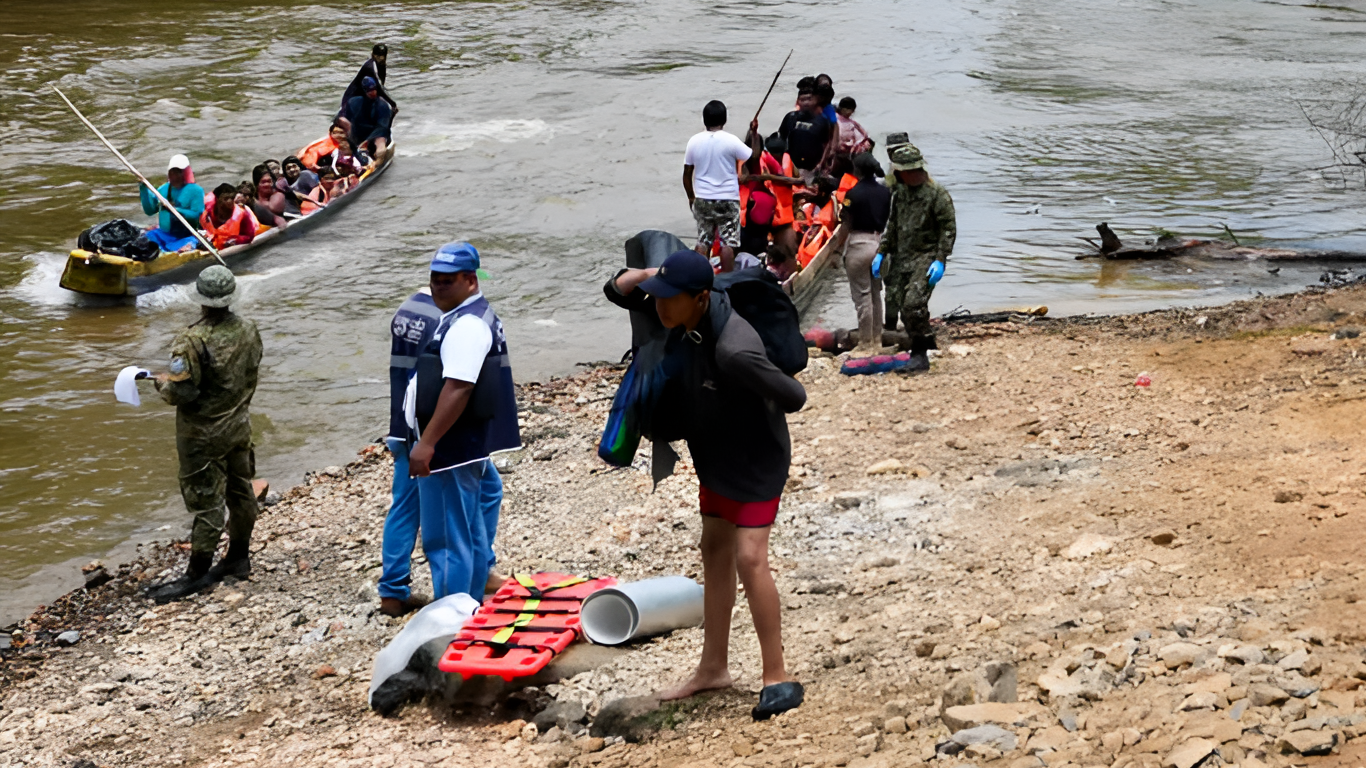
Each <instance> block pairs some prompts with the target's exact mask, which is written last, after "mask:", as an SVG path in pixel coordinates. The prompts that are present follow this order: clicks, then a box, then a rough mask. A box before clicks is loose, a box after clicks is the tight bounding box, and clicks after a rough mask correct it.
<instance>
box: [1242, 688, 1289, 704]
mask: <svg viewBox="0 0 1366 768" xmlns="http://www.w3.org/2000/svg"><path fill="white" fill-rule="evenodd" d="M1289 698H1290V694H1288V693H1286V692H1285V691H1283V690H1281V689H1280V688H1277V687H1276V686H1274V685H1267V684H1265V683H1257V684H1256V685H1250V686H1248V689H1247V700H1248V702H1250V703H1251V704H1252V706H1254V707H1270V706H1274V705H1277V704H1282V703H1284V702H1285V701H1286V700H1288V699H1289Z"/></svg>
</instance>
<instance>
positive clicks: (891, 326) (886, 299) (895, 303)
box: [882, 133, 911, 331]
mask: <svg viewBox="0 0 1366 768" xmlns="http://www.w3.org/2000/svg"><path fill="white" fill-rule="evenodd" d="M909 146H911V137H910V134H906V133H889V134H887V159H888V160H890V159H891V158H892V153H893V152H895V151H897V150H898V149H901V148H902V147H909ZM902 186H903V185H902V184H901V182H899V181H897V180H896V174H892V175H890V176H888V177H887V189H888V190H890V191H891V193H892V198H893V199H894V200H895V198H896V192H897V190H898V189H901V188H902ZM882 290H883V294H882V302H883V306H884V307H885V309H884V311H883V313H882V327H884V328H886V329H887V330H889V331H895V330H896V319H897V317H898V316H899V315H900V314H901V300H902V299H904V298H905V297H906V281H905V280H904V279H902V277H901V276H900V275H895V276H894V275H893V274H891V273H890V271H889V270H888V269H887V268H886V267H884V268H883V270H882Z"/></svg>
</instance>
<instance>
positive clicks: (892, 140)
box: [887, 132, 911, 159]
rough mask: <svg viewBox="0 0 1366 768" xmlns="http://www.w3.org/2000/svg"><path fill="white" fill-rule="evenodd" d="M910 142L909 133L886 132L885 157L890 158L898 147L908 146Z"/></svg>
mask: <svg viewBox="0 0 1366 768" xmlns="http://www.w3.org/2000/svg"><path fill="white" fill-rule="evenodd" d="M910 143H911V135H910V134H909V133H904V132H903V133H889V134H887V157H888V158H889V159H890V158H891V156H892V153H893V152H895V151H897V150H898V149H900V148H902V147H905V146H908V145H909V144H910Z"/></svg>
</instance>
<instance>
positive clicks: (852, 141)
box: [833, 96, 873, 177]
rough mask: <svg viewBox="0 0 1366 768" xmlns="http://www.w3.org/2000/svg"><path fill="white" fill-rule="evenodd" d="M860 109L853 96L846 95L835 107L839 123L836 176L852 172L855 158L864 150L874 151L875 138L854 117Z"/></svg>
mask: <svg viewBox="0 0 1366 768" xmlns="http://www.w3.org/2000/svg"><path fill="white" fill-rule="evenodd" d="M856 109H858V103H857V102H855V101H854V98H853V97H852V96H845V97H844V98H842V99H840V105H839V106H838V107H837V108H836V109H835V113H836V115H837V116H838V123H839V145H838V146H837V147H836V148H835V166H834V173H833V175H834V176H836V177H839V176H843V175H844V174H846V173H851V172H852V171H853V170H854V158H855V157H857V156H858V155H861V154H863V153H864V152H872V151H873V140H872V139H870V138H869V137H868V132H867V131H865V130H864V129H863V126H862V125H859V123H858V121H857V120H855V119H854V110H856Z"/></svg>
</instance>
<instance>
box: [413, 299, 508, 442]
mask: <svg viewBox="0 0 1366 768" xmlns="http://www.w3.org/2000/svg"><path fill="white" fill-rule="evenodd" d="M483 295H484V294H482V293H476V294H474V295H473V296H471V297H469V298H468V299H465V301H464V302H462V303H461V304H460V306H459V307H456V308H455V309H452V310H451V311H450V312H447V313H445V314H443V315H442V316H441V321H440V322H445V320H446V318H447V317H450V315H451V312H456V311H459V309H460V308H461V307H464V306H467V305H469V304H470V303H471V302H474V301H475V300H477V299H479V298H481V297H482V296H483ZM440 322H439V323H438V327H440ZM492 348H493V331H492V330H490V329H489V325H488V323H486V322H484V321H483V319H482V318H479V317H477V316H475V315H465V316H464V317H460V318H457V319H456V321H455V322H453V323H451V326H450V327H449V328H447V329H446V335H445V336H442V337H441V375H442V376H443V377H445V378H447V379H456V380H457V381H467V382H469V383H471V384H473V383H474V382H476V381H478V380H479V371H480V370H481V369H482V368H483V367H484V358H485V357H488V354H489V350H490V349H492ZM403 415H404V417H405V419H406V420H407V422H408V426H410V427H412V428H413V429H414V430H417V428H418V427H417V376H413V377H411V378H409V379H408V390H407V391H406V392H404V397H403Z"/></svg>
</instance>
